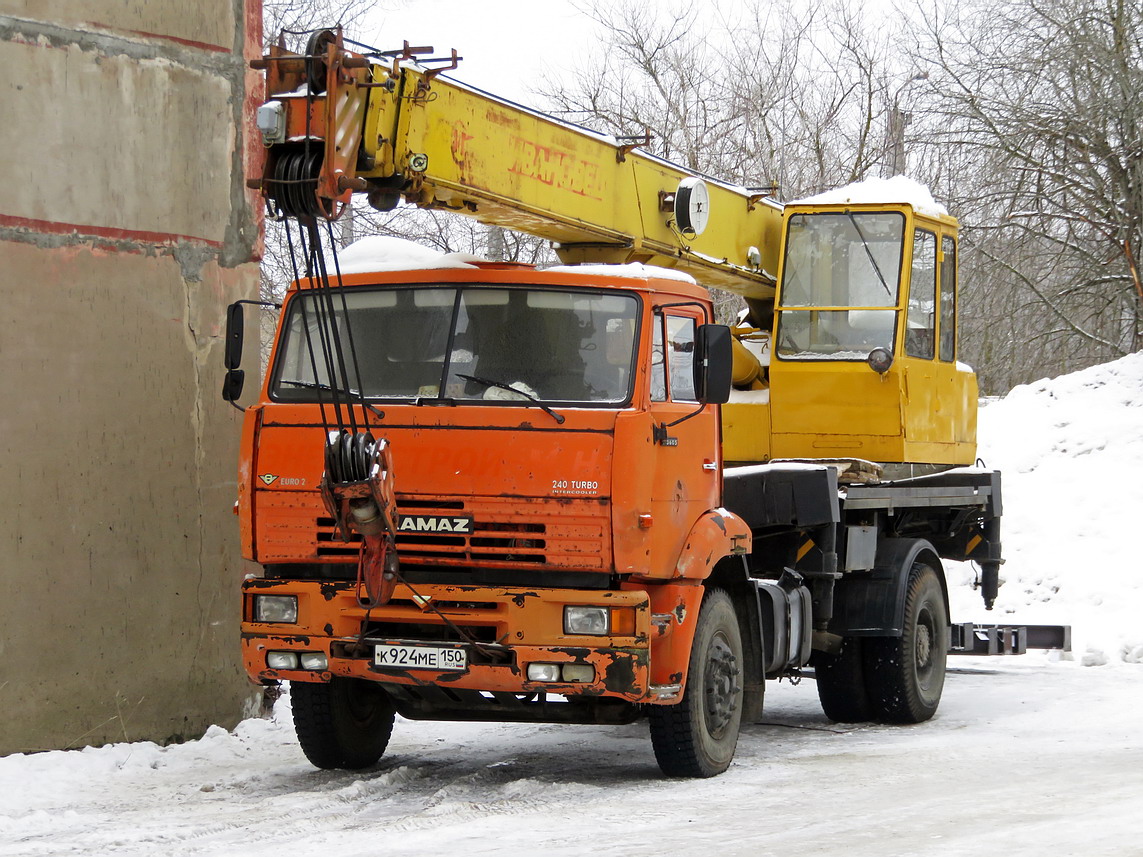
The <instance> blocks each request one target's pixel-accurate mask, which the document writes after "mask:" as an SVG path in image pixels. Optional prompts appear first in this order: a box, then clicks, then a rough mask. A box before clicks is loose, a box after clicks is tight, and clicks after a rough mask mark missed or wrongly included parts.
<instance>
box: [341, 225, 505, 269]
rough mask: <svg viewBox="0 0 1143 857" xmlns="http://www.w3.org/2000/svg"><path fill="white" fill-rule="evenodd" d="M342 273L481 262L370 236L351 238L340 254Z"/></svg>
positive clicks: (462, 266) (398, 239)
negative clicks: (352, 240) (357, 238)
mask: <svg viewBox="0 0 1143 857" xmlns="http://www.w3.org/2000/svg"><path fill="white" fill-rule="evenodd" d="M337 258H338V263H339V264H340V265H341V273H343V274H369V273H373V272H375V271H420V270H433V269H437V268H472V267H475V266H474V265H471V264H469V263H470V262H481V261H484V260H483V259H481V258H480V257H479V256H472V255H469V254H468V253H442V252H441V251H440V250H434V249H432V248H431V247H423V246H421V245H420V244H418V243H416V242H415V241H409V240H407V239H405V238H393V237H388V236H383V235H373V236H370V237H368V238H362V239H360V240H359V241H354V242H353V243H352V244H350V245H349V246H348V247H346V248H345V249H344V250H342V251H341V252H340V253H338V256H337Z"/></svg>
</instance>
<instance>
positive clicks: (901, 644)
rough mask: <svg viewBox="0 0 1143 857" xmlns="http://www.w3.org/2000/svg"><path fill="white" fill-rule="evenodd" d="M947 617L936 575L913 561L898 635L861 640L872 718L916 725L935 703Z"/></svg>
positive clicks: (942, 666) (941, 673)
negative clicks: (901, 629)
mask: <svg viewBox="0 0 1143 857" xmlns="http://www.w3.org/2000/svg"><path fill="white" fill-rule="evenodd" d="M947 642H948V620H947V619H946V612H945V595H944V590H943V589H942V588H941V582H940V578H939V577H938V576H937V572H936V571H934V570H933V568H932V566H929V565H926V564H925V563H923V562H917V563H914V565H913V568H912V569H911V570H910V572H909V584H908V590H907V591H906V594H905V624H904V628H903V632H902V634H901V636H900V637H871V638H869V639H868V640H866V641H865V686H866V689H867V691H868V694H869V703H870V705H871V706H872V708H873V714H874V716H875V717H876V718H877V719H878V720H881V721H884V722H886V723H921V722H922V721H925V720H928V719H929V718H930V717H932V716H933V715H934V714H935V713H936V710H937V706H938V705H940V701H941V692H942V691H943V690H944V686H945V661H946V659H947V657H948V645H947Z"/></svg>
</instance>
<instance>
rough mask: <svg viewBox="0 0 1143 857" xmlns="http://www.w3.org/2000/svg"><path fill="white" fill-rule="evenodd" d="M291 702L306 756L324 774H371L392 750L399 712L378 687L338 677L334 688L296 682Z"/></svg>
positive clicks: (291, 690)
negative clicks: (327, 771)
mask: <svg viewBox="0 0 1143 857" xmlns="http://www.w3.org/2000/svg"><path fill="white" fill-rule="evenodd" d="M290 701H291V705H292V707H293V714H294V731H295V732H296V733H297V735H298V742H299V743H300V744H301V745H302V752H303V753H305V754H306V758H307V759H309V760H310V762H311V763H313V764H314V765H315V766H317V767H319V768H327V769H328V768H342V769H345V770H357V769H359V768H367V767H369V766H370V765H372V764H374V763H375V762H376V761H377V760H378V759H380V758H381V756H382V755H384V753H385V748H386V747H387V746H389V736H390V735H391V734H392V733H393V720H394V717H395V713H396V712H395V710H394V708H393V702H392V700H390V699H389V694H387V693H386V692H385V689H384V688H382V687H381V686H380V685H378V684H375V683H374V682H370V681H362V680H361V679H354V678H339V677H337V676H335V677H334V678H332V679H330V680H329V683H328V684H324V683H315V682H299V681H295V682H290Z"/></svg>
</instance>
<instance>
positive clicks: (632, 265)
mask: <svg viewBox="0 0 1143 857" xmlns="http://www.w3.org/2000/svg"><path fill="white" fill-rule="evenodd" d="M544 271H545V273H557V274H593V275H595V276H597V277H630V278H632V279H637V280H646V279H650V278H655V279H659V280H678V281H679V282H683V283H695V282H696V281H695V278H694V277H692V276H691V275H690V274H688V273H685V272H684V271H676V270H674V269H673V268H660V267H658V266H657V265H644V264H643V263H642V262H628V263H627V264H625V265H555V266H553V267H551V268H545V269H544Z"/></svg>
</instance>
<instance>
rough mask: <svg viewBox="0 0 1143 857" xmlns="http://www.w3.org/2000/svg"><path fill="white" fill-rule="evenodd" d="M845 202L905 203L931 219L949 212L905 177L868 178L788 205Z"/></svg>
mask: <svg viewBox="0 0 1143 857" xmlns="http://www.w3.org/2000/svg"><path fill="white" fill-rule="evenodd" d="M847 202H852V203H862V202H872V203H891V202H896V203H908V204H909V205H911V206H913V210H914V211H917V212H919V213H921V214H927V215H929V216H930V217H941V216H943V217H948V215H949V212H948V209H946V208H945V207H944V206H943V205H941V204H940V203H939V202H937V201H936V200H935V199H933V195H932V193H930V192H929V189H928V188H927V187H925V186H924V185H923V184H920V183H919V182H915V181H913V180H912V179H908V178H905V177H904V176H893V178H891V179H878V178H871V179H866V180H865V181H861V182H856V183H854V184H850V185H846V186H845V187H840V188H838V189H837V190H827V191H826V192H825V193H819V194H817V195H816V196H809V197H806V198H805V199H799V200H795V201H794V202H792V203H790V205H800V204H802V203H811V204H814V205H840V204H844V203H847Z"/></svg>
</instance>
